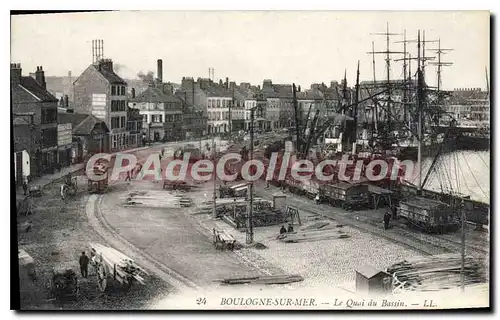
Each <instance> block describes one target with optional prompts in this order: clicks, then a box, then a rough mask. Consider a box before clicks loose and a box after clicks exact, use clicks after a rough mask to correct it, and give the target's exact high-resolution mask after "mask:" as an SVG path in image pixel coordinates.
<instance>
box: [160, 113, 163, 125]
mask: <svg viewBox="0 0 500 320" xmlns="http://www.w3.org/2000/svg"><path fill="white" fill-rule="evenodd" d="M159 118H160V121H159V122H160V123H161V122H163V116H162V115H161V114H160V115H159Z"/></svg>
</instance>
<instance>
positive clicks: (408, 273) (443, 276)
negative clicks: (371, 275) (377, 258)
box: [387, 254, 486, 291]
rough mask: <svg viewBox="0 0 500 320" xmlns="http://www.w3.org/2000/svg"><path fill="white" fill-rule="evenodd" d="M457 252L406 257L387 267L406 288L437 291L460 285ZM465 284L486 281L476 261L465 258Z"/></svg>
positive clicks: (479, 264)
mask: <svg viewBox="0 0 500 320" xmlns="http://www.w3.org/2000/svg"><path fill="white" fill-rule="evenodd" d="M461 261H462V260H461V255H460V254H443V255H435V256H431V257H418V258H412V259H407V260H405V261H402V262H399V263H396V264H394V265H392V266H390V267H389V268H387V273H389V274H392V275H393V277H395V278H396V279H397V283H398V284H402V286H403V288H404V289H406V290H413V291H439V290H443V289H450V288H456V287H458V286H460V285H461V263H462V262H461ZM464 271H465V272H464V274H465V285H467V286H468V285H472V284H477V283H484V282H486V279H485V273H484V270H483V267H482V264H481V262H480V261H478V260H477V259H475V258H473V257H465V269H464Z"/></svg>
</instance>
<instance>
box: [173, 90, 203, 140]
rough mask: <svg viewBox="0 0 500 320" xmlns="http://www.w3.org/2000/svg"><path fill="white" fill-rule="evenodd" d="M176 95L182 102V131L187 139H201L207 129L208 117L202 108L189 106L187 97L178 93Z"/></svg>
mask: <svg viewBox="0 0 500 320" xmlns="http://www.w3.org/2000/svg"><path fill="white" fill-rule="evenodd" d="M175 95H176V96H177V97H178V98H179V99H180V100H181V101H182V126H183V127H182V131H183V132H184V134H185V138H186V139H191V138H200V137H202V136H204V135H205V133H206V129H207V117H206V115H205V114H204V113H203V110H201V109H200V108H198V107H196V106H193V105H191V104H189V103H188V102H187V101H186V100H185V95H184V94H183V93H182V92H180V91H178V92H176V93H175Z"/></svg>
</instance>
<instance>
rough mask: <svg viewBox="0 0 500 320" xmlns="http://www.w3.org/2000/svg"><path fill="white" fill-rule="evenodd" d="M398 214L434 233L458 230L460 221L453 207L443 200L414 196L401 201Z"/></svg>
mask: <svg viewBox="0 0 500 320" xmlns="http://www.w3.org/2000/svg"><path fill="white" fill-rule="evenodd" d="M398 215H399V217H402V218H404V219H406V221H407V224H408V225H409V226H411V227H415V228H418V229H421V230H425V231H428V232H433V233H445V232H454V231H457V230H458V229H459V227H460V221H459V219H458V217H457V214H456V213H455V212H453V208H452V207H451V206H450V205H448V204H446V203H444V202H441V201H437V200H432V199H427V198H422V197H412V198H408V199H405V200H402V201H400V202H399V207H398Z"/></svg>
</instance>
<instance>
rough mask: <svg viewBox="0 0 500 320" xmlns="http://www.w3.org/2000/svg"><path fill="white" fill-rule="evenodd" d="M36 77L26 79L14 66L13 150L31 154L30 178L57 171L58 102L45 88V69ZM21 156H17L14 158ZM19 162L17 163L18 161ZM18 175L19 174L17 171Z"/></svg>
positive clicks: (12, 103) (18, 65) (11, 76)
mask: <svg viewBox="0 0 500 320" xmlns="http://www.w3.org/2000/svg"><path fill="white" fill-rule="evenodd" d="M35 78H36V79H34V78H33V77H29V76H28V77H23V76H22V69H21V65H20V64H11V67H10V83H11V97H12V98H11V107H12V114H13V117H14V123H13V125H14V151H15V152H22V151H23V150H24V151H25V152H26V153H28V155H29V159H30V165H29V168H30V172H29V175H31V176H32V175H40V174H43V173H48V172H53V171H54V170H55V169H57V168H58V165H59V164H58V163H59V159H58V140H57V139H58V138H57V103H58V101H57V99H56V98H55V97H54V96H53V95H52V94H50V93H49V92H48V91H47V89H46V83H45V74H44V71H43V68H42V67H41V66H40V67H37V71H36V72H35ZM28 142H29V143H28ZM14 156H15V157H19V156H18V155H14ZM16 162H17V160H16ZM16 173H17V171H16Z"/></svg>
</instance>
